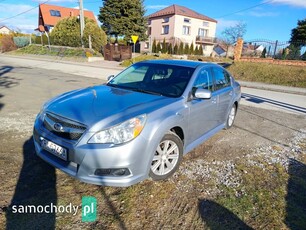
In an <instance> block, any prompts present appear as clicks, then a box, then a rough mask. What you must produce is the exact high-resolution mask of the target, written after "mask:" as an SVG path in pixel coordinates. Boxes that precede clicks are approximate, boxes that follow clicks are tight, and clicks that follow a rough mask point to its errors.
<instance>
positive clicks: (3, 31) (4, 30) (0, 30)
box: [0, 26, 13, 34]
mask: <svg viewBox="0 0 306 230" xmlns="http://www.w3.org/2000/svg"><path fill="white" fill-rule="evenodd" d="M11 32H13V31H12V30H10V29H9V28H8V27H6V26H0V34H9V33H11Z"/></svg>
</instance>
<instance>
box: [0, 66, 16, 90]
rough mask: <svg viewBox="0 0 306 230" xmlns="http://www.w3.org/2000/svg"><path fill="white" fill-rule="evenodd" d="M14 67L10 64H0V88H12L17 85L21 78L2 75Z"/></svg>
mask: <svg viewBox="0 0 306 230" xmlns="http://www.w3.org/2000/svg"><path fill="white" fill-rule="evenodd" d="M13 69H14V67H12V66H0V88H12V87H15V86H17V85H19V81H20V80H21V79H17V78H14V77H7V76H4V75H5V74H6V73H8V72H11V71H12V70H13Z"/></svg>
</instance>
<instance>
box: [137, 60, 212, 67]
mask: <svg viewBox="0 0 306 230" xmlns="http://www.w3.org/2000/svg"><path fill="white" fill-rule="evenodd" d="M143 62H144V63H152V64H161V65H177V66H184V67H190V68H197V67H199V66H209V65H217V64H215V63H211V62H200V61H189V60H188V61H187V60H149V61H143Z"/></svg>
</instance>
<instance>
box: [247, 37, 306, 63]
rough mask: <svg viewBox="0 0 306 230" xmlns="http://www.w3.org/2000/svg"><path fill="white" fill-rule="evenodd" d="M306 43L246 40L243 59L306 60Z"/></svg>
mask: <svg viewBox="0 0 306 230" xmlns="http://www.w3.org/2000/svg"><path fill="white" fill-rule="evenodd" d="M305 44H306V41H298V42H289V41H285V42H282V41H278V40H276V41H273V40H267V39H253V40H246V41H244V43H243V49H242V57H262V58H269V57H270V58H274V59H283V60H306V45H305Z"/></svg>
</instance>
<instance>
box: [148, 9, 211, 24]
mask: <svg viewBox="0 0 306 230" xmlns="http://www.w3.org/2000/svg"><path fill="white" fill-rule="evenodd" d="M168 15H182V16H186V17H190V18H197V19H201V20H205V21H211V22H216V23H217V21H216V20H215V19H213V18H210V17H207V16H205V15H203V14H200V13H197V12H195V11H193V10H191V9H189V8H186V7H184V6H179V5H171V6H168V7H167V8H164V9H162V10H160V11H157V12H156V13H154V14H150V15H149V16H148V18H149V19H151V18H156V17H163V16H168Z"/></svg>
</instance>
